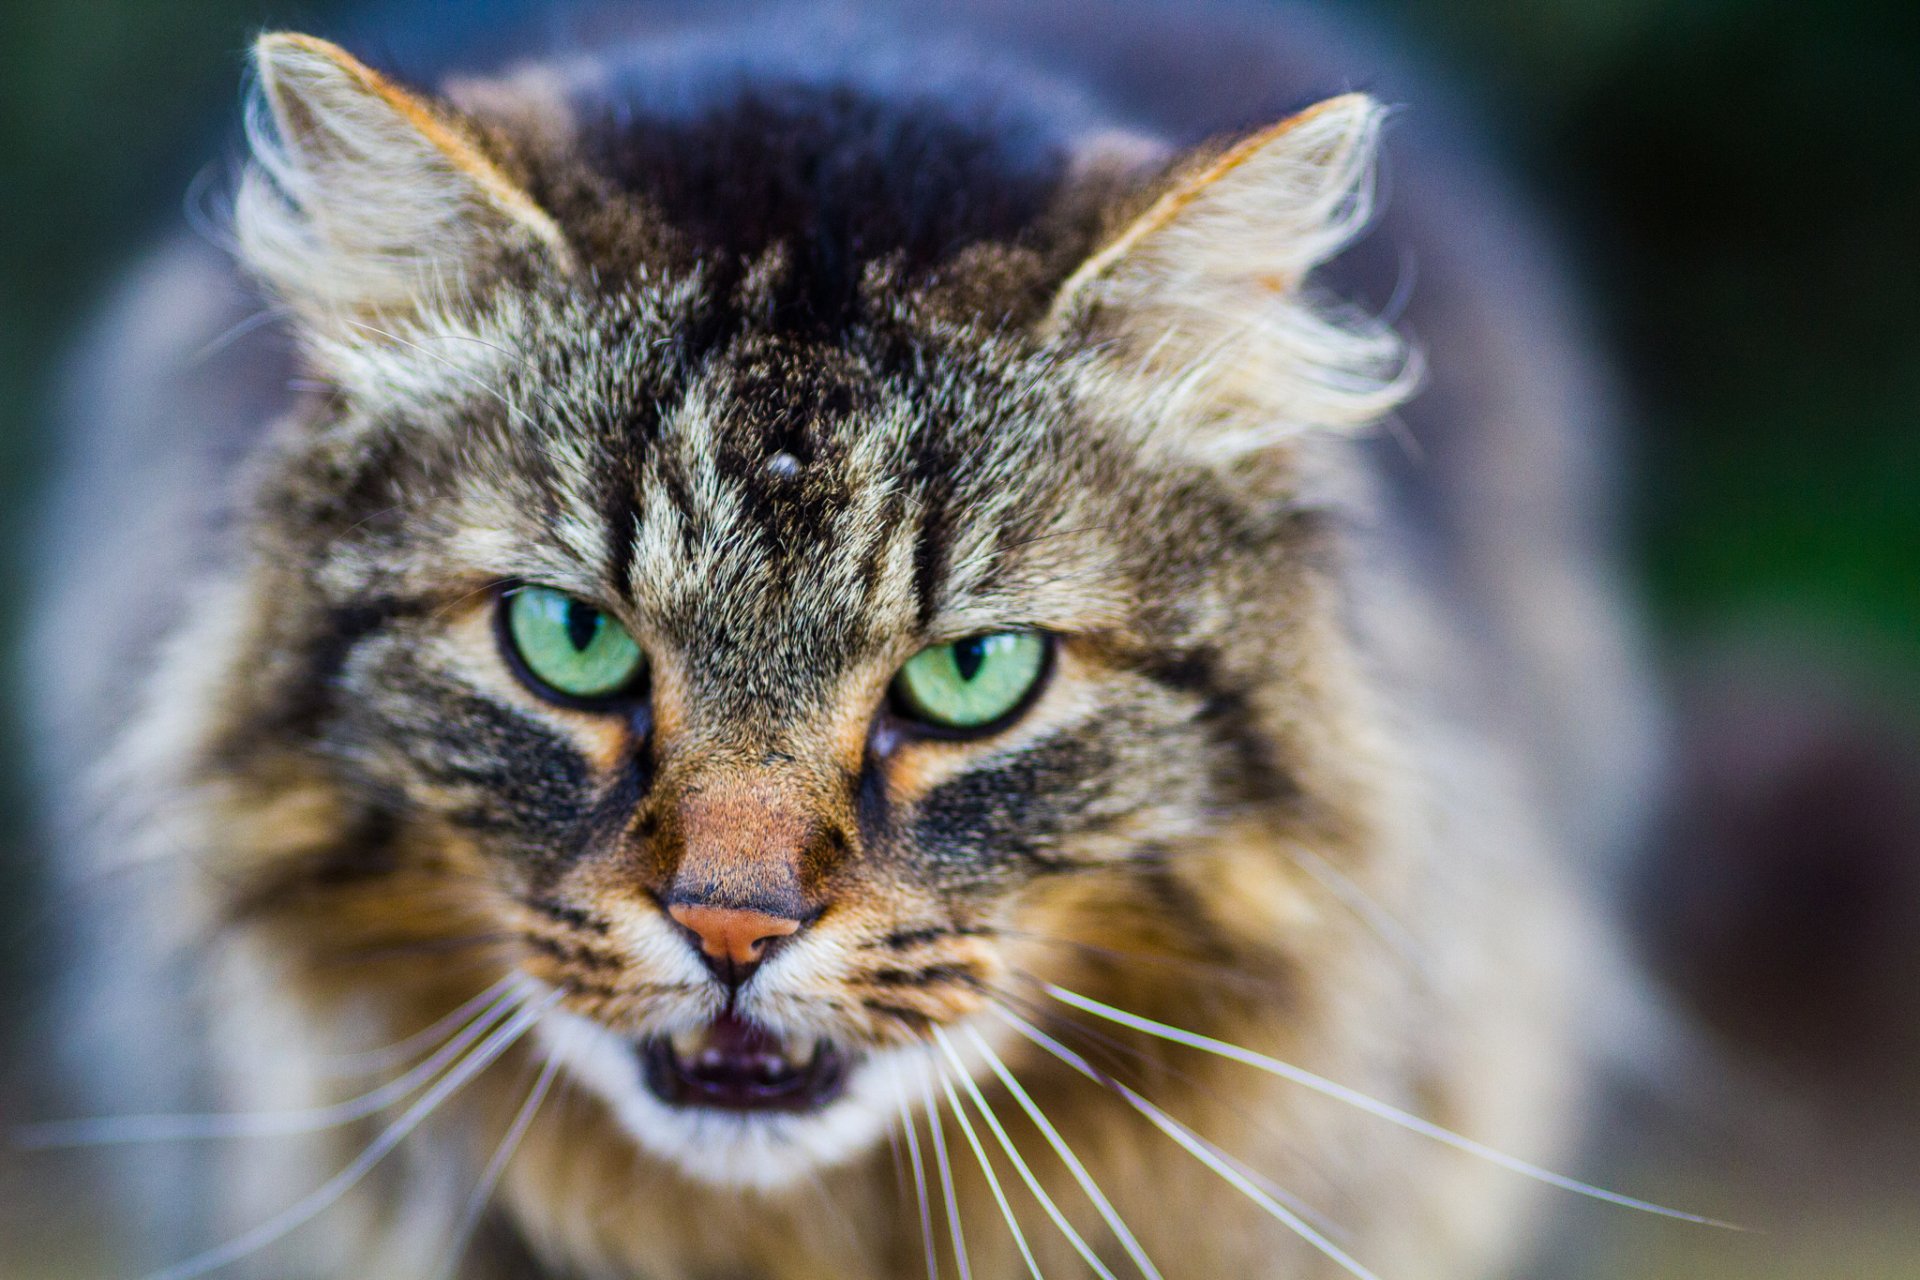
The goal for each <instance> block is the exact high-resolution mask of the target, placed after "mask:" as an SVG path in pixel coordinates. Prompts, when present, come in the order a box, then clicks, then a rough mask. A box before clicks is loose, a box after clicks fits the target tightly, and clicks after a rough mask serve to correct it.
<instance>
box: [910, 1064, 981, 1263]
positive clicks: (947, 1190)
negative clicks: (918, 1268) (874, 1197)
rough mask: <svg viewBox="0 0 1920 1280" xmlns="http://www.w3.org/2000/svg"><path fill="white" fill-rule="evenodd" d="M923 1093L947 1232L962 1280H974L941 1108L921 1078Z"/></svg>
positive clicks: (929, 1085)
mask: <svg viewBox="0 0 1920 1280" xmlns="http://www.w3.org/2000/svg"><path fill="white" fill-rule="evenodd" d="M920 1092H921V1093H922V1094H923V1095H924V1096H925V1099H926V1112H927V1132H928V1133H929V1134H930V1135H931V1136H932V1138H933V1158H934V1164H935V1167H936V1168H938V1169H939V1170H940V1194H941V1197H942V1198H943V1199H944V1200H945V1201H946V1206H947V1229H948V1231H949V1232H951V1233H952V1235H953V1262H954V1265H955V1266H957V1267H958V1268H960V1280H973V1267H972V1266H971V1265H970V1264H969V1262H968V1261H967V1236H966V1233H965V1232H964V1231H962V1230H961V1229H960V1198H959V1197H958V1196H957V1195H956V1194H954V1189H953V1166H952V1164H951V1163H950V1162H949V1161H948V1159H947V1139H946V1134H945V1133H944V1132H943V1126H942V1125H941V1123H940V1108H939V1107H938V1106H937V1105H936V1104H935V1103H934V1100H933V1085H932V1083H931V1082H929V1081H928V1079H927V1077H926V1076H925V1075H922V1076H921V1077H920Z"/></svg>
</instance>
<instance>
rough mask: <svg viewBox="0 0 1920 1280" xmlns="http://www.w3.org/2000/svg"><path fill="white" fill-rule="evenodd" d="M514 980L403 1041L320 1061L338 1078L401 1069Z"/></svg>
mask: <svg viewBox="0 0 1920 1280" xmlns="http://www.w3.org/2000/svg"><path fill="white" fill-rule="evenodd" d="M514 981H515V979H514V976H513V975H512V974H508V975H507V976H506V977H504V978H502V979H500V981H498V982H496V983H494V984H493V985H492V986H490V987H488V988H487V989H486V990H485V991H482V992H481V993H480V994H479V995H477V996H474V997H473V998H472V999H470V1000H468V1001H467V1002H466V1003H465V1004H462V1005H461V1006H460V1007H459V1008H457V1009H454V1010H453V1011H451V1012H450V1013H446V1014H442V1015H441V1016H440V1017H439V1018H438V1019H436V1020H435V1021H434V1022H433V1023H432V1024H431V1025H430V1026H425V1027H422V1028H420V1030H418V1031H416V1032H414V1033H413V1034H412V1035H410V1036H407V1037H406V1038H405V1039H403V1040H397V1041H395V1042H394V1043H392V1044H389V1045H385V1046H382V1047H381V1048H378V1049H362V1050H359V1051H357V1052H352V1053H336V1054H324V1055H321V1056H319V1057H318V1058H317V1059H316V1062H317V1064H318V1065H319V1066H320V1068H321V1069H322V1070H323V1071H325V1072H327V1074H329V1075H337V1076H363V1075H372V1074H373V1073H374V1072H376V1071H385V1070H388V1069H389V1068H391V1067H397V1066H399V1065H400V1064H401V1063H403V1062H407V1061H410V1060H411V1059H412V1058H413V1057H414V1055H415V1054H417V1053H419V1052H421V1051H422V1050H423V1049H425V1048H426V1047H427V1046H428V1045H430V1044H437V1043H439V1042H440V1040H441V1039H442V1037H444V1036H446V1035H447V1034H449V1033H450V1032H452V1031H453V1029H454V1028H455V1027H457V1026H459V1025H460V1024H461V1023H462V1022H465V1021H466V1020H467V1019H468V1018H470V1017H472V1016H474V1015H475V1014H477V1013H479V1012H480V1010H481V1008H482V1007H484V1006H485V1005H487V1004H490V1003H492V1002H493V1001H494V1000H495V999H497V998H498V997H499V996H500V995H501V994H502V993H504V992H505V991H506V990H507V988H509V987H511V986H513V985H514Z"/></svg>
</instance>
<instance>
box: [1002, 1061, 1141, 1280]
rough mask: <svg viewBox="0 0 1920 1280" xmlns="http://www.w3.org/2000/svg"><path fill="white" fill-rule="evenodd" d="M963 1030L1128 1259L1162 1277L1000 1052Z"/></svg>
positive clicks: (1097, 1184) (1091, 1176)
mask: <svg viewBox="0 0 1920 1280" xmlns="http://www.w3.org/2000/svg"><path fill="white" fill-rule="evenodd" d="M966 1031H967V1034H968V1035H969V1036H971V1037H972V1039H973V1045H974V1048H976V1049H977V1050H979V1051H980V1053H981V1054H982V1055H983V1056H984V1057H985V1058H986V1061H987V1066H988V1068H989V1069H991V1070H992V1072H993V1074H994V1075H996V1076H998V1077H999V1078H1000V1083H1001V1084H1002V1085H1003V1086H1005V1088H1006V1090H1007V1092H1008V1093H1009V1094H1011V1095H1013V1100H1014V1101H1015V1102H1017V1103H1019V1104H1020V1109H1021V1110H1022V1111H1025V1112H1026V1113H1027V1119H1029V1120H1031V1121H1033V1124H1034V1127H1035V1128H1037V1129H1039V1130H1040V1133H1041V1135H1042V1136H1044V1137H1045V1138H1046V1140H1047V1144H1048V1145H1049V1146H1051V1147H1052V1148H1053V1151H1054V1154H1055V1155H1057V1156H1059V1157H1060V1160H1061V1162H1062V1163H1063V1164H1065V1165H1066V1166H1067V1171H1068V1172H1069V1173H1071V1174H1072V1175H1073V1179H1074V1181H1075V1182H1078V1183H1079V1184H1080V1189H1081V1190H1082V1191H1084V1192H1086V1194H1087V1199H1088V1200H1090V1201H1092V1202H1093V1207H1094V1208H1095V1209H1097V1210H1099V1213H1100V1217H1101V1218H1102V1219H1103V1220H1104V1221H1105V1222H1106V1224H1107V1227H1108V1229H1109V1230H1111V1231H1112V1232H1113V1234H1114V1238H1115V1239H1117V1240H1118V1241H1119V1242H1120V1247H1121V1248H1122V1249H1125V1250H1126V1251H1127V1256H1128V1257H1129V1258H1131V1259H1133V1265H1134V1266H1136V1267H1138V1268H1140V1274H1141V1275H1143V1276H1145V1277H1146V1280H1161V1276H1160V1271H1159V1269H1158V1268H1156V1267H1155V1266H1154V1265H1153V1262H1152V1261H1151V1260H1150V1259H1149V1258H1148V1257H1147V1251H1146V1250H1145V1249H1143V1248H1141V1247H1140V1242H1139V1241H1138V1240H1136V1239H1135V1238H1134V1235H1133V1232H1132V1231H1130V1230H1129V1229H1128V1228H1127V1224H1126V1223H1125V1222H1124V1221H1122V1220H1121V1217H1120V1214H1119V1212H1118V1211H1117V1210H1116V1209H1115V1208H1114V1207H1113V1203H1112V1202H1111V1201H1109V1200H1108V1199H1107V1197H1106V1195H1105V1193H1103V1192H1102V1191H1101V1190H1100V1184H1099V1183H1097V1182H1095V1181H1094V1180H1093V1175H1092V1174H1091V1173H1089V1172H1087V1167H1086V1166H1085V1165H1084V1164H1082V1163H1080V1158H1079V1157H1078V1156H1076V1155H1074V1153H1073V1148H1072V1147H1069V1146H1068V1145H1067V1140H1066V1139H1065V1138H1063V1137H1061V1136H1060V1131H1059V1130H1058V1129H1056V1128H1054V1127H1053V1122H1052V1121H1051V1120H1049V1119H1047V1117H1046V1114H1045V1113H1044V1112H1042V1111H1041V1110H1040V1104H1039V1103H1037V1102H1035V1101H1034V1100H1033V1098H1032V1097H1031V1096H1030V1095H1029V1094H1028V1093H1027V1091H1026V1089H1025V1088H1023V1087H1022V1086H1021V1084H1020V1082H1019V1081H1018V1080H1016V1079H1014V1076H1013V1072H1012V1071H1010V1070H1008V1068H1007V1064H1006V1063H1005V1062H1003V1061H1001V1059H1000V1055H999V1054H997V1053H995V1052H994V1050H993V1046H992V1045H990V1044H988V1043H987V1038H986V1037H985V1036H983V1035H981V1034H980V1033H979V1031H977V1030H975V1029H974V1028H973V1027H968V1028H966Z"/></svg>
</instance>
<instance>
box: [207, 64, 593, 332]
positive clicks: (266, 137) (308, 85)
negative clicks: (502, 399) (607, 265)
mask: <svg viewBox="0 0 1920 1280" xmlns="http://www.w3.org/2000/svg"><path fill="white" fill-rule="evenodd" d="M254 63H255V67H256V69H257V72H258V75H259V83H260V93H261V102H262V104H263V105H264V107H265V111H264V112H256V115H255V118H254V119H253V120H251V121H250V122H249V123H250V128H249V133H250V137H251V141H252V145H253V164H252V166H251V167H250V168H249V170H248V173H247V176H246V179H245V181H244V183H243V185H242V187H241V191H240V197H239V201H238V206H237V209H236V215H235V220H236V225H237V231H238V236H239V242H240V251H241V256H242V258H243V259H244V260H245V262H246V263H247V265H248V266H249V268H251V270H252V271H253V272H254V273H255V274H257V275H258V276H260V277H261V278H262V279H263V280H264V281H265V282H266V283H267V284H268V285H269V286H271V287H272V288H273V289H274V291H275V292H276V293H278V294H279V295H280V297H281V298H282V299H283V300H284V301H285V302H286V303H287V304H288V305H289V306H290V307H292V308H293V310H294V312H295V313H296V314H297V315H299V316H300V317H301V318H302V319H303V320H305V321H307V322H308V323H309V324H310V325H313V326H317V327H319V328H320V329H321V330H322V331H323V332H326V333H328V334H329V336H332V337H335V338H338V339H341V340H348V341H351V340H352V339H351V337H350V335H349V333H348V332H346V331H347V330H351V329H355V328H359V329H361V330H363V331H364V330H365V329H366V328H367V327H368V326H378V325H379V324H380V322H381V321H383V320H386V321H389V322H390V321H392V320H394V319H404V318H405V317H406V316H408V315H410V314H412V313H414V312H417V311H419V310H421V309H423V308H425V307H427V306H430V305H432V304H433V303H435V302H436V301H438V300H440V299H442V298H445V297H446V296H447V295H448V294H449V293H451V292H455V291H458V290H461V289H463V288H469V287H471V286H472V285H474V284H476V283H477V282H478V281H479V280H481V279H483V278H484V277H485V276H486V275H487V274H488V273H490V272H493V271H498V270H500V269H502V268H503V267H505V266H507V265H508V264H510V263H514V262H519V263H532V264H534V265H536V266H539V267H542V268H545V269H552V270H560V271H567V270H570V269H571V267H572V264H573V255H572V252H571V250H570V249H569V247H568V245H567V242H566V238H565V237H564V236H563V235H562V234H561V231H560V228H559V227H558V226H557V225H556V224H555V223H554V221H553V219H552V218H551V217H549V216H548V215H547V213H546V212H545V211H544V210H542V209H541V208H540V207H539V205H538V204H536V203H535V202H534V200H533V199H532V197H530V196H529V195H528V194H527V193H526V191H525V190H524V189H523V188H522V187H521V186H520V184H519V183H517V182H516V181H515V180H514V179H513V177H512V176H511V174H510V173H509V172H508V170H507V168H506V166H505V165H504V164H503V163H502V160H501V158H500V157H497V156H495V155H493V154H490V153H489V152H488V150H487V148H486V147H485V146H484V145H483V143H482V140H481V139H480V138H479V136H478V135H477V133H476V132H475V131H474V130H473V129H472V128H471V127H470V126H469V125H467V124H466V123H465V122H464V121H462V120H461V119H460V118H459V117H458V116H457V115H455V114H454V113H453V112H452V111H451V110H449V109H447V108H445V107H442V106H440V105H439V104H437V103H435V102H432V101H430V100H428V99H425V98H422V97H419V96H417V95H415V94H412V93H409V92H407V91H406V90H404V89H402V88H400V87H399V86H397V85H395V84H393V83H392V82H391V81H389V80H387V79H386V78H385V77H383V76H381V75H379V74H378V73H377V72H375V71H373V70H371V69H370V68H368V67H366V66H364V65H363V64H361V63H360V62H359V61H357V60H356V59H354V57H353V56H352V55H350V54H349V53H347V52H346V51H345V50H344V49H341V48H339V47H338V46H337V45H333V44H329V43H328V42H326V41H324V40H319V39H315V38H314V37H312V36H304V35H295V34H291V33H285V32H279V33H273V34H269V35H265V36H262V37H261V38H260V40H259V41H258V43H256V44H255V46H254Z"/></svg>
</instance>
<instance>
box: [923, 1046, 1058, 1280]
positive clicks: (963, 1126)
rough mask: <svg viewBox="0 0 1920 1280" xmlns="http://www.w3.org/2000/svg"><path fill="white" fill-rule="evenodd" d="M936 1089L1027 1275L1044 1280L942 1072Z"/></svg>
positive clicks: (991, 1164)
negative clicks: (944, 1099)
mask: <svg viewBox="0 0 1920 1280" xmlns="http://www.w3.org/2000/svg"><path fill="white" fill-rule="evenodd" d="M940 1088H941V1090H942V1091H943V1092H944V1093H945V1094H946V1095H947V1106H948V1107H949V1108H951V1109H952V1111H953V1118H954V1120H955V1121H956V1122H957V1123H958V1124H959V1125H960V1132H961V1134H962V1135H963V1136H964V1137H965V1138H966V1140H967V1145H968V1146H969V1147H971V1148H973V1158H974V1160H975V1162H976V1163H978V1164H979V1166H980V1172H981V1173H983V1174H985V1175H986V1179H987V1189H988V1190H989V1191H991V1192H992V1193H993V1202H994V1203H995V1204H997V1205H999V1206H1000V1216H1001V1217H1003V1218H1005V1219H1006V1220H1007V1230H1008V1231H1011V1232H1012V1233H1013V1243H1014V1246H1015V1247H1016V1248H1018V1249H1019V1250H1020V1257H1021V1258H1022V1259H1024V1260H1025V1262H1026V1264H1027V1274H1029V1275H1031V1276H1032V1277H1033V1280H1046V1277H1044V1276H1042V1275H1041V1274H1040V1264H1039V1263H1038V1262H1036V1261H1034V1257H1033V1250H1032V1249H1031V1248H1029V1247H1028V1246H1027V1237H1026V1234H1025V1233H1024V1232H1022V1231H1021V1230H1020V1220H1019V1219H1018V1218H1016V1217H1014V1216H1013V1206H1012V1205H1010V1204H1008V1203H1007V1193H1006V1192H1005V1191H1004V1190H1002V1189H1001V1186H1000V1178H999V1176H998V1175H997V1174H995V1173H994V1171H993V1163H992V1161H990V1160H988V1159H987V1149H986V1148H985V1147H983V1146H981V1145H980V1135H979V1134H977V1133H975V1132H974V1131H973V1121H971V1120H969V1119H967V1113H966V1111H965V1109H964V1108H962V1107H961V1105H960V1098H959V1095H957V1094H955V1093H954V1091H953V1081H952V1080H950V1079H948V1078H947V1073H946V1072H944V1071H942V1072H940Z"/></svg>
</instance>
